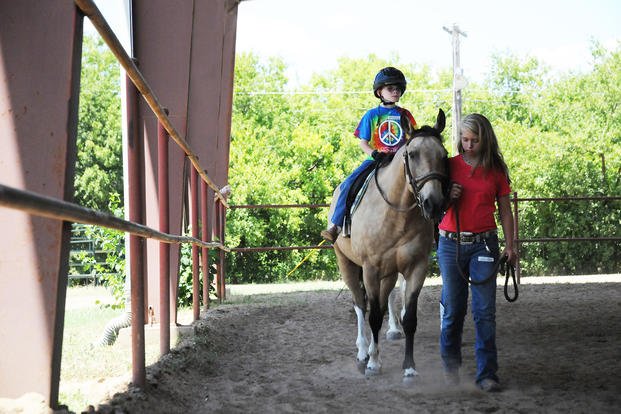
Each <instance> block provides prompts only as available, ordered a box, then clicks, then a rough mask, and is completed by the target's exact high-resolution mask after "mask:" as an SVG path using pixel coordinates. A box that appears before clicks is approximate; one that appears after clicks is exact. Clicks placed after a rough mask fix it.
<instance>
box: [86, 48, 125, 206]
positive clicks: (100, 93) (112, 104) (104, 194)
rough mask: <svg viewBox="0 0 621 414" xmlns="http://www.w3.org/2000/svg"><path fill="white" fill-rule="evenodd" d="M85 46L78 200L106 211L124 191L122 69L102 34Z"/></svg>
mask: <svg viewBox="0 0 621 414" xmlns="http://www.w3.org/2000/svg"><path fill="white" fill-rule="evenodd" d="M83 49H84V52H83V54H82V75H81V76H82V80H81V84H80V110H79V122H78V140H77V147H78V154H77V163H76V180H75V201H76V203H78V204H80V205H83V206H85V207H89V208H94V209H97V210H103V211H106V210H107V208H108V202H109V197H110V195H111V194H123V165H122V150H121V142H122V141H121V98H120V83H119V76H120V71H119V64H118V63H117V61H116V58H115V57H114V55H113V54H112V52H110V50H109V49H108V48H107V47H106V46H104V43H103V41H102V40H101V39H100V38H94V37H91V36H85V38H84V43H83Z"/></svg>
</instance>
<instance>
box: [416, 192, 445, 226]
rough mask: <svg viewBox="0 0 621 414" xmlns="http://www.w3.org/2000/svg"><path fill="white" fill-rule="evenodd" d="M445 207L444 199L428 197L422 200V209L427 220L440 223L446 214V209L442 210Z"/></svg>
mask: <svg viewBox="0 0 621 414" xmlns="http://www.w3.org/2000/svg"><path fill="white" fill-rule="evenodd" d="M443 205H444V197H442V196H440V197H434V196H430V197H426V198H425V199H424V200H422V206H421V209H422V211H423V216H424V217H425V219H426V220H435V221H439V220H440V219H441V218H442V215H443V213H444V209H443V208H442V207H443Z"/></svg>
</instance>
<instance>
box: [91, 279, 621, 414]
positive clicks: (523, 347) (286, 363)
mask: <svg viewBox="0 0 621 414" xmlns="http://www.w3.org/2000/svg"><path fill="white" fill-rule="evenodd" d="M594 281H598V282H597V283H594ZM568 282H572V283H568ZM501 284H502V283H501V280H500V279H499V285H501ZM300 286H301V285H298V288H300ZM314 286H315V287H317V285H316V284H315V285H314ZM342 286H343V284H342V283H340V282H337V283H327V284H324V285H322V286H320V287H322V288H325V289H330V290H322V291H316V290H315V291H304V292H293V293H284V292H285V291H287V290H290V288H286V287H282V288H281V289H279V288H278V287H274V286H272V288H271V289H270V290H271V291H274V290H277V291H278V290H280V293H277V294H273V293H272V294H256V295H254V296H250V297H248V298H249V301H250V302H251V303H249V304H245V305H221V306H218V307H214V308H213V309H211V310H209V311H208V312H207V313H206V315H205V318H204V319H202V320H200V321H199V322H198V323H197V324H196V326H195V332H196V334H195V336H193V337H191V338H189V339H186V340H185V342H184V343H183V345H182V346H180V347H178V348H177V349H175V350H173V351H172V352H171V354H170V355H169V356H167V357H166V358H164V359H163V360H162V361H160V362H159V363H158V364H156V365H155V366H152V367H148V368H147V383H148V384H147V386H146V389H145V390H137V389H133V388H129V389H128V390H125V391H124V392H122V393H119V394H117V395H116V396H115V397H114V398H113V399H112V400H110V401H107V402H106V404H102V405H100V406H99V407H98V412H101V413H108V412H115V413H121V412H123V413H248V412H256V413H301V412H312V413H363V412H364V413H385V412H395V413H406V412H408V413H412V412H415V413H612V412H621V373H620V372H621V370H620V369H621V346H620V345H621V299H620V298H621V275H610V276H595V277H589V276H586V277H577V278H570V277H563V278H537V279H534V278H533V279H527V278H525V279H523V281H522V285H521V286H520V297H519V299H518V301H517V302H515V303H508V302H506V301H505V300H504V297H503V294H502V286H499V287H498V316H497V330H498V348H499V363H500V371H499V375H500V378H501V382H502V384H503V386H504V391H503V392H501V393H496V394H485V393H483V392H480V391H478V390H477V389H476V388H475V387H474V384H473V376H474V369H475V367H474V356H473V349H472V348H473V342H474V338H473V335H474V334H473V329H472V321H471V319H468V320H467V323H466V328H465V332H464V348H463V349H464V366H463V369H462V378H461V380H462V385H461V386H459V387H458V388H453V389H450V388H447V387H446V386H445V385H444V383H443V380H442V374H441V370H440V358H439V354H438V330H439V320H438V297H439V293H440V286H438V283H437V280H433V279H429V283H428V284H426V286H425V288H424V289H423V292H422V294H421V298H420V300H419V324H418V330H417V333H416V337H415V349H414V357H415V360H416V363H417V370H418V371H419V373H420V376H419V377H418V378H417V379H416V381H415V382H414V384H404V383H403V382H402V379H401V375H402V370H401V362H402V352H403V341H395V342H388V341H386V340H385V339H384V338H382V340H381V341H380V352H381V355H382V360H383V372H382V374H381V375H379V376H376V377H372V378H365V376H364V375H363V374H361V373H360V372H359V371H358V370H357V368H356V364H355V352H356V348H355V344H354V341H355V338H356V335H355V326H356V325H355V324H356V323H355V315H354V313H353V312H352V311H351V296H350V294H349V292H348V291H347V290H342V291H339V289H340V288H341V287H342ZM334 288H336V290H334ZM231 289H232V290H231V293H232V294H233V295H241V294H247V293H251V292H252V291H254V292H258V291H260V288H259V287H257V286H255V287H254V288H253V287H233V286H232V287H231ZM244 289H246V290H249V289H250V292H249V291H244ZM386 325H387V323H385V324H384V329H383V330H385V327H386Z"/></svg>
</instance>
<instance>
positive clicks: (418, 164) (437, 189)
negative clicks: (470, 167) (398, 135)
mask: <svg viewBox="0 0 621 414" xmlns="http://www.w3.org/2000/svg"><path fill="white" fill-rule="evenodd" d="M445 124H446V117H445V115H444V111H442V109H440V111H439V112H438V117H437V119H436V124H435V125H434V126H433V127H430V126H428V125H425V126H423V127H422V128H420V129H414V128H413V127H412V125H411V124H410V122H409V120H408V119H407V117H405V116H404V117H402V118H401V126H402V128H403V130H404V131H405V134H406V137H407V138H408V141H407V144H406V148H405V152H404V157H405V170H406V174H407V176H408V180H409V183H410V187H411V188H410V189H411V191H412V192H413V193H414V195H415V196H416V198H417V200H418V204H419V206H420V209H421V211H422V213H423V216H424V217H425V218H426V219H428V220H429V219H436V220H439V219H440V218H441V217H442V213H443V208H442V207H443V205H444V187H445V185H446V184H447V183H448V168H447V165H448V162H447V157H448V153H447V152H446V149H445V148H444V146H443V145H442V131H443V130H444V126H445Z"/></svg>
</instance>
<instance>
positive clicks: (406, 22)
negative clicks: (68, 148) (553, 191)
mask: <svg viewBox="0 0 621 414" xmlns="http://www.w3.org/2000/svg"><path fill="white" fill-rule="evenodd" d="M126 1H127V0H95V3H96V4H97V6H98V7H99V8H100V10H101V11H102V13H103V14H104V17H106V19H107V20H108V22H109V23H110V25H111V26H112V27H113V29H114V30H115V31H117V34H120V36H119V38H121V40H122V41H123V42H124V43H127V42H126V41H124V38H125V39H126V38H127V36H128V35H127V29H125V28H123V22H125V21H126V12H125V9H126V7H125V6H124V4H125V3H126ZM178 1H179V0H178ZM183 1H186V0H183ZM87 20H88V19H87ZM455 25H456V26H457V27H458V28H459V30H460V31H462V32H464V33H465V36H459V52H460V67H461V70H462V71H463V76H464V77H465V79H466V80H473V81H480V80H482V79H483V77H484V75H485V74H486V73H488V72H489V71H490V65H491V63H490V62H491V57H492V55H493V54H503V55H506V54H512V55H514V56H516V57H518V58H527V57H535V58H537V59H539V61H540V62H542V63H544V64H546V65H548V66H549V67H550V68H551V69H552V71H553V73H555V72H556V73H558V72H567V71H574V72H575V71H584V70H588V69H589V67H590V64H591V63H592V57H591V52H590V50H591V46H592V43H593V41H597V42H599V43H601V44H603V45H604V46H605V47H606V48H608V49H609V50H616V49H618V48H619V47H621V1H619V0H512V1H506V0H426V1H420V0H374V1H371V0H242V1H241V3H240V4H239V6H238V17H237V36H236V39H237V40H236V41H237V43H236V51H237V52H238V53H239V52H253V53H255V54H257V55H258V56H260V57H264V58H266V57H269V56H278V57H281V58H282V59H283V60H284V61H285V63H286V64H287V66H288V67H289V70H288V71H287V75H288V77H289V79H290V82H291V84H292V85H293V86H295V85H299V84H304V83H305V82H306V81H308V79H309V78H310V76H311V75H312V74H313V73H324V72H325V71H327V70H331V69H334V68H336V66H337V60H338V58H340V57H350V58H365V57H367V56H368V55H369V54H371V53H374V54H375V55H377V56H378V57H380V58H385V59H389V58H391V57H392V56H394V55H395V54H396V55H397V56H399V60H400V62H402V63H405V64H413V65H422V64H425V65H429V66H430V67H431V68H432V69H449V70H450V69H452V67H453V46H452V40H451V34H449V33H448V32H446V31H445V30H444V27H446V28H448V29H452V28H453V27H454V26H455ZM88 26H89V22H88V21H87V23H86V27H87V31H88V30H89V28H88ZM90 30H91V31H92V32H94V29H92V26H91V28H90ZM379 69H381V68H378V70H379ZM373 76H375V74H374V73H373V74H370V77H373Z"/></svg>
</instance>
